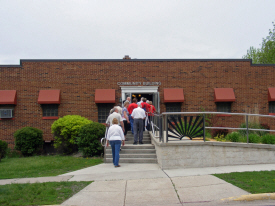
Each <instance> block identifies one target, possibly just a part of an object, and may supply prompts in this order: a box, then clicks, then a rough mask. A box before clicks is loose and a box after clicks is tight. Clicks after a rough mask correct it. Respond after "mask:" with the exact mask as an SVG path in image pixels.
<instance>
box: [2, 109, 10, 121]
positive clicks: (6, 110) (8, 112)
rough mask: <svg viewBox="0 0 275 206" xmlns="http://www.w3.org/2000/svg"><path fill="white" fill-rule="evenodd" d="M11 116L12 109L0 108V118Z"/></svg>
mask: <svg viewBox="0 0 275 206" xmlns="http://www.w3.org/2000/svg"><path fill="white" fill-rule="evenodd" d="M12 117H13V109H0V118H1V119H3V118H12Z"/></svg>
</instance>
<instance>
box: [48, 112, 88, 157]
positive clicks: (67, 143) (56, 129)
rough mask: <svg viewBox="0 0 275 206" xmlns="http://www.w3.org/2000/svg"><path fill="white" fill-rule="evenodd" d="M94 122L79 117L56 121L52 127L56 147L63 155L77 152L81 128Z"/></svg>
mask: <svg viewBox="0 0 275 206" xmlns="http://www.w3.org/2000/svg"><path fill="white" fill-rule="evenodd" d="M91 123H92V121H91V120H88V119H87V118H85V117H81V116H79V115H67V116H64V117H62V118H59V119H58V120H56V121H54V123H53V124H52V126H51V130H52V133H53V134H54V139H55V140H54V147H55V148H56V149H57V150H58V151H59V152H61V153H63V154H72V153H73V152H76V151H77V144H76V138H77V136H78V133H79V131H80V128H81V127H82V126H84V125H86V124H91Z"/></svg>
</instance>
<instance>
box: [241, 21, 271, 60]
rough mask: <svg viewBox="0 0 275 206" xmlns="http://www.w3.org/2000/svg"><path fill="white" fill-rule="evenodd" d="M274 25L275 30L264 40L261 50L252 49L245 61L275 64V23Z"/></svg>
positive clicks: (245, 56) (248, 51) (244, 57)
mask: <svg viewBox="0 0 275 206" xmlns="http://www.w3.org/2000/svg"><path fill="white" fill-rule="evenodd" d="M272 24H273V30H271V29H270V30H269V36H267V37H266V38H263V41H262V44H261V48H254V47H253V46H252V47H250V48H249V50H247V54H246V55H244V56H243V59H252V63H253V64H275V23H274V22H272Z"/></svg>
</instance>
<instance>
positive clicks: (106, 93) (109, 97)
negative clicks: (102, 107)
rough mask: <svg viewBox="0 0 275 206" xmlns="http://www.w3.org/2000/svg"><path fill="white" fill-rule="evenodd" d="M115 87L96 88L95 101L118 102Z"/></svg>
mask: <svg viewBox="0 0 275 206" xmlns="http://www.w3.org/2000/svg"><path fill="white" fill-rule="evenodd" d="M115 91H116V90H115V89H96V90H95V103H116V92H115Z"/></svg>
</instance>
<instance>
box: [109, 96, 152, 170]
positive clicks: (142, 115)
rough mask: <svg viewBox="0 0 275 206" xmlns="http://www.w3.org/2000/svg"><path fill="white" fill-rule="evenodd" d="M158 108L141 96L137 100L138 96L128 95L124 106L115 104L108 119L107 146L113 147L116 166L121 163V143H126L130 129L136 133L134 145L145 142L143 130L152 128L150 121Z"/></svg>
mask: <svg viewBox="0 0 275 206" xmlns="http://www.w3.org/2000/svg"><path fill="white" fill-rule="evenodd" d="M155 112H156V109H155V107H154V105H153V104H152V101H147V99H146V98H143V97H142V98H141V101H139V102H137V99H136V98H133V100H132V102H131V98H130V97H127V99H126V100H125V101H124V103H123V108H121V107H120V106H115V107H114V108H113V109H111V111H110V115H109V116H108V118H107V120H106V124H107V126H109V129H108V132H107V146H109V144H110V145H111V148H112V156H113V164H114V166H115V167H120V165H119V151H120V147H121V144H122V146H123V145H124V144H125V141H127V139H126V135H127V132H128V129H129V128H131V132H132V134H134V143H133V144H134V145H137V144H138V143H139V144H143V131H145V130H150V123H149V122H150V121H151V118H152V116H153V115H154V113H155Z"/></svg>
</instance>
